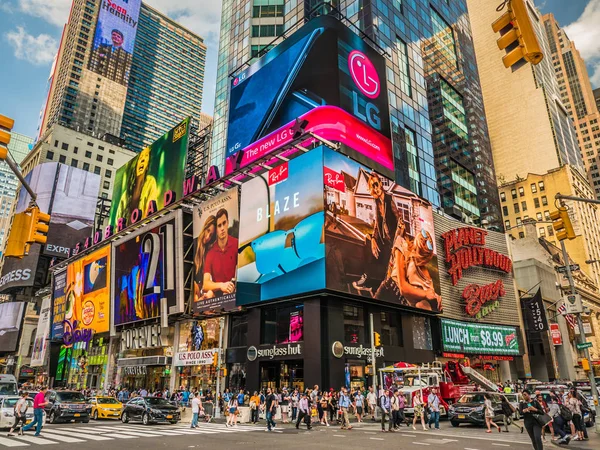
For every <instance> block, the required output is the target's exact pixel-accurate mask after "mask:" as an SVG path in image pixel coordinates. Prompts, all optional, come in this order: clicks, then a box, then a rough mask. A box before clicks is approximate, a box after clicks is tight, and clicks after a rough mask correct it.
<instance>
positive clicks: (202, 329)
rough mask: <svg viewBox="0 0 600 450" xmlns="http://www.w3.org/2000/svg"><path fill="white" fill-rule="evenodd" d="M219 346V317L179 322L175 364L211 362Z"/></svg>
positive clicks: (189, 364) (191, 364) (193, 364)
mask: <svg viewBox="0 0 600 450" xmlns="http://www.w3.org/2000/svg"><path fill="white" fill-rule="evenodd" d="M218 348H219V319H206V320H188V321H186V322H179V342H178V345H177V348H176V351H177V352H176V354H175V366H197V365H207V364H212V362H213V355H214V353H215V352H216V351H218Z"/></svg>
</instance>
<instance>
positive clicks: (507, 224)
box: [504, 220, 510, 230]
mask: <svg viewBox="0 0 600 450" xmlns="http://www.w3.org/2000/svg"><path fill="white" fill-rule="evenodd" d="M504 228H505V229H507V230H508V229H509V228H510V220H505V221H504Z"/></svg>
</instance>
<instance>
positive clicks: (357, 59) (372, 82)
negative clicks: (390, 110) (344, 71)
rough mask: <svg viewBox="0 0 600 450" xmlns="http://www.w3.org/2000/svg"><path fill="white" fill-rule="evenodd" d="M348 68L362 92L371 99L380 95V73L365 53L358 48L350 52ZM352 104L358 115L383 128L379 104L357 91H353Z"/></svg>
mask: <svg viewBox="0 0 600 450" xmlns="http://www.w3.org/2000/svg"><path fill="white" fill-rule="evenodd" d="M348 68H349V69H350V75H351V76H352V80H353V81H354V84H356V87H358V90H359V91H360V92H362V93H363V94H364V95H365V96H366V97H368V98H371V99H375V98H377V97H379V94H380V92H381V83H380V82H379V75H377V70H376V69H375V66H374V65H373V63H372V62H371V61H370V60H369V58H367V56H366V55H365V54H364V53H362V52H360V51H358V50H353V51H352V52H350V55H348ZM352 105H353V109H354V115H355V116H356V117H358V118H359V119H361V120H363V121H364V122H367V123H368V124H369V125H371V126H372V127H373V128H375V129H376V130H381V119H380V118H379V108H377V106H375V105H374V104H373V103H371V102H369V101H365V99H364V98H359V95H358V93H357V92H356V91H353V92H352Z"/></svg>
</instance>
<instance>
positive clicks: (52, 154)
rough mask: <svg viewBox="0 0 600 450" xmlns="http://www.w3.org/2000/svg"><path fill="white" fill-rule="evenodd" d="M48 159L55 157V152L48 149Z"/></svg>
mask: <svg viewBox="0 0 600 450" xmlns="http://www.w3.org/2000/svg"><path fill="white" fill-rule="evenodd" d="M46 159H48V160H50V161H51V160H53V159H54V152H51V151H48V152H46Z"/></svg>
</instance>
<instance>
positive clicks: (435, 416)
mask: <svg viewBox="0 0 600 450" xmlns="http://www.w3.org/2000/svg"><path fill="white" fill-rule="evenodd" d="M427 406H428V407H429V411H430V412H431V413H430V415H429V428H431V424H434V425H435V429H436V430H439V429H440V398H439V397H438V394H437V389H436V388H431V392H430V393H429V395H428V396H427Z"/></svg>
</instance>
